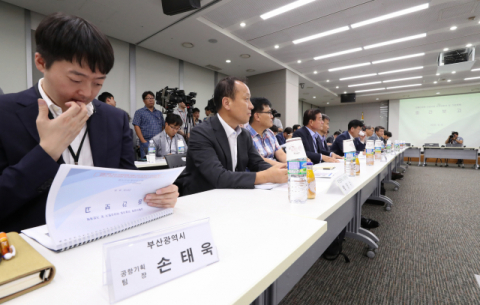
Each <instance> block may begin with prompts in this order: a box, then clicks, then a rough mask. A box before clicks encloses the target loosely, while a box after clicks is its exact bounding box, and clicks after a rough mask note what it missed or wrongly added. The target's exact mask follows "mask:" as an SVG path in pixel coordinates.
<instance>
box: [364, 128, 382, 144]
mask: <svg viewBox="0 0 480 305" xmlns="http://www.w3.org/2000/svg"><path fill="white" fill-rule="evenodd" d="M384 132H385V127H383V126H377V127H375V134H373V135H372V136H371V137H369V138H368V139H369V140H374V141H376V140H382V141H383V135H384Z"/></svg>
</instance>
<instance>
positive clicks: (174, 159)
mask: <svg viewBox="0 0 480 305" xmlns="http://www.w3.org/2000/svg"><path fill="white" fill-rule="evenodd" d="M186 157H187V155H186V154H179V155H166V156H165V160H166V161H167V165H168V168H175V167H182V166H185V165H186V164H187V161H186Z"/></svg>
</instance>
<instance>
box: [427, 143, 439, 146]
mask: <svg viewBox="0 0 480 305" xmlns="http://www.w3.org/2000/svg"><path fill="white" fill-rule="evenodd" d="M423 147H440V145H438V143H425V144H423Z"/></svg>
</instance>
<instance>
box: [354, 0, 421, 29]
mask: <svg viewBox="0 0 480 305" xmlns="http://www.w3.org/2000/svg"><path fill="white" fill-rule="evenodd" d="M428 6H429V4H428V3H425V4H422V5H417V6H414V7H411V8H407V9H404V10H401V11H397V12H393V13H390V14H386V15H382V16H379V17H376V18H372V19H368V20H365V21H362V22H357V23H354V24H352V25H351V27H352V29H355V28H358V27H361V26H365V25H367V24H372V23H376V22H380V21H383V20H387V19H391V18H395V17H399V16H403V15H407V14H411V13H414V12H418V11H421V10H424V9H427V8H428Z"/></svg>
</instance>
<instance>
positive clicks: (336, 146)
mask: <svg viewBox="0 0 480 305" xmlns="http://www.w3.org/2000/svg"><path fill="white" fill-rule="evenodd" d="M362 127H363V122H362V121H360V120H351V121H350V122H349V123H348V130H347V131H345V132H343V133H341V134H340V135H339V136H338V137H337V138H336V139H335V141H334V142H333V144H332V146H331V147H330V151H332V152H334V153H336V154H337V155H339V156H342V157H343V141H344V140H353V144H355V149H356V150H357V151H364V150H365V135H363V136H362V137H360V138H359V134H360V131H362ZM362 138H363V139H362Z"/></svg>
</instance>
